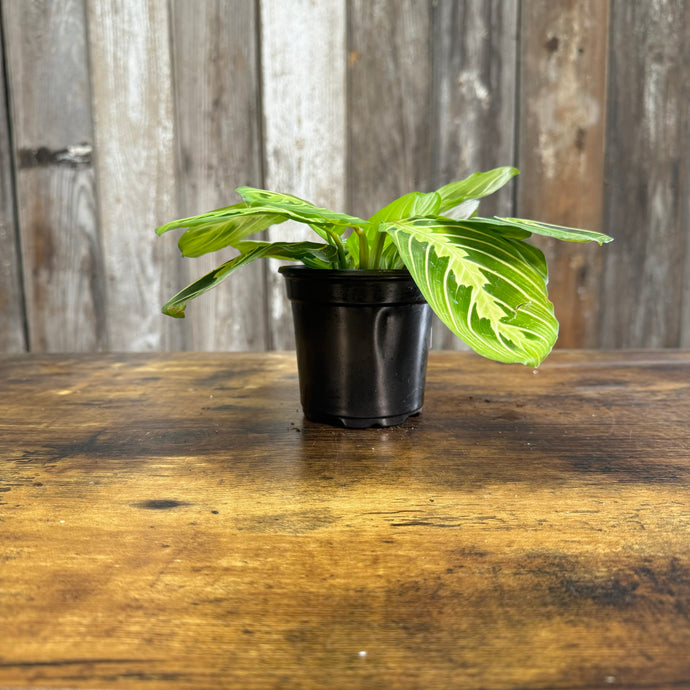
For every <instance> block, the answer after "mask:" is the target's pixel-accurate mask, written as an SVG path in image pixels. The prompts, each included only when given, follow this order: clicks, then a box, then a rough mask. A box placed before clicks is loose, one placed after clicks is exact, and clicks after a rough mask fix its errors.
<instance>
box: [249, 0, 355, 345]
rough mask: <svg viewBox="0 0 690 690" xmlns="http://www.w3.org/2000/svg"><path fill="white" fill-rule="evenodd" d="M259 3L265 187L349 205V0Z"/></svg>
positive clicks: (274, 311) (273, 235)
mask: <svg viewBox="0 0 690 690" xmlns="http://www.w3.org/2000/svg"><path fill="white" fill-rule="evenodd" d="M260 7H261V56H262V94H263V101H262V105H263V117H264V143H263V144H264V158H265V160H264V166H265V167H264V178H265V184H266V187H267V188H268V189H272V190H275V191H279V192H286V193H289V194H294V195H296V196H299V197H301V198H303V199H307V200H308V201H311V202H312V203H314V204H317V205H318V206H325V207H327V208H333V209H335V210H341V211H342V210H345V209H344V206H345V199H346V197H345V178H346V140H347V137H346V129H345V128H346V111H345V29H346V22H345V0H332V1H331V2H327V3H316V2H312V1H311V0H292V1H291V2H289V3H286V2H284V1H283V0H266V1H264V2H261V4H260ZM288 39H289V40H288ZM267 234H268V237H269V238H270V239H272V240H275V241H283V240H288V241H292V240H303V239H309V240H312V241H313V240H314V239H318V238H317V237H316V235H315V234H314V233H313V232H312V231H311V230H310V229H308V228H307V227H306V226H304V225H301V224H297V223H283V224H281V225H280V226H276V227H273V228H270V229H269V230H268V231H267ZM267 264H268V266H269V270H268V271H267V274H266V280H267V300H268V319H269V321H268V324H269V333H268V337H269V346H270V347H271V348H272V349H290V348H292V347H294V335H293V332H292V312H291V310H290V306H289V302H288V301H287V297H286V295H285V285H284V282H283V278H282V276H280V275H278V274H277V272H276V270H275V269H276V268H277V266H278V263H277V262H276V261H274V260H273V259H271V260H269V261H268V262H267Z"/></svg>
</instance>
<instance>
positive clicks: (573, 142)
mask: <svg viewBox="0 0 690 690" xmlns="http://www.w3.org/2000/svg"><path fill="white" fill-rule="evenodd" d="M608 12H609V8H608V2H602V1H601V0H567V1H563V0H561V1H559V2H546V1H543V0H539V1H532V2H529V3H525V4H523V6H522V20H521V26H522V29H521V42H520V46H521V69H520V118H519V127H520V129H519V144H520V161H519V165H518V167H519V168H520V170H521V176H520V179H519V181H518V190H519V194H518V199H517V201H518V204H517V213H518V215H520V216H522V217H526V218H535V219H537V220H542V221H545V222H550V223H558V224H561V225H569V226H572V227H576V228H589V229H592V230H601V228H602V224H603V219H602V209H603V199H604V142H605V133H606V74H607V49H608ZM612 231H613V230H612ZM614 234H615V232H614ZM536 243H537V244H538V245H539V246H540V247H541V248H542V249H543V250H544V251H545V253H546V255H547V261H548V263H549V267H550V278H551V279H550V284H549V293H550V295H551V299H552V301H553V302H554V304H555V306H556V315H557V316H558V318H559V321H560V324H561V329H560V335H559V339H558V344H557V346H558V347H570V348H573V347H594V346H596V345H598V343H599V304H600V286H601V266H602V257H603V256H604V254H605V253H606V251H608V248H607V249H606V250H602V249H600V248H599V247H597V246H596V245H590V244H571V243H564V242H559V241H557V240H542V241H540V242H536Z"/></svg>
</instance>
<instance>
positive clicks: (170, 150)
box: [88, 0, 184, 351]
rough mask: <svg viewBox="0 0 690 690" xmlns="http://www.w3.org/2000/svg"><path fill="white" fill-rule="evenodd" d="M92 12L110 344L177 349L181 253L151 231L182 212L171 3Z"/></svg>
mask: <svg viewBox="0 0 690 690" xmlns="http://www.w3.org/2000/svg"><path fill="white" fill-rule="evenodd" d="M88 18H89V23H88V24H89V32H88V33H89V48H90V55H91V70H92V75H91V76H92V85H93V99H94V118H95V135H96V136H95V139H96V147H97V151H98V156H97V173H98V176H99V179H100V180H101V184H100V185H99V191H100V207H99V218H100V227H101V232H102V235H103V252H104V264H105V274H106V280H107V282H106V288H107V311H106V315H107V329H108V342H109V347H110V348H111V349H112V350H115V351H129V350H135V351H136V350H160V349H179V348H180V347H182V345H183V339H184V334H183V328H184V322H180V321H176V320H173V319H169V318H165V317H163V316H162V315H161V313H160V309H161V305H162V304H163V303H164V302H165V301H166V300H167V299H168V298H169V297H170V296H171V295H173V294H174V293H175V292H176V291H177V290H178V289H180V288H181V287H182V286H183V283H184V278H183V276H182V270H181V266H180V260H179V251H178V249H177V247H176V246H175V243H174V242H163V241H158V242H156V236H155V235H154V232H153V230H154V228H156V227H157V226H158V225H161V224H162V223H164V222H165V221H168V220H171V219H172V218H174V217H175V216H176V213H177V200H176V189H175V173H174V171H175V155H174V127H173V105H172V103H173V99H172V89H171V84H172V77H171V66H170V26H169V14H168V5H167V3H164V2H151V3H150V2H147V1H146V0H88Z"/></svg>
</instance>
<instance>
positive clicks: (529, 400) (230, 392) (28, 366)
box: [0, 351, 690, 690]
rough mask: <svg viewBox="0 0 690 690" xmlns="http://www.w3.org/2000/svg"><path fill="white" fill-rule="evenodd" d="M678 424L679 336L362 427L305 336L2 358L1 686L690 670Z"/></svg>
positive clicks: (463, 371) (689, 401)
mask: <svg viewBox="0 0 690 690" xmlns="http://www.w3.org/2000/svg"><path fill="white" fill-rule="evenodd" d="M641 410H644V414H641ZM689 417H690V353H687V352H663V353H649V352H626V353H597V352H593V353H592V352H563V351H561V352H556V353H554V355H553V356H552V358H550V359H549V360H547V361H546V362H545V363H544V364H543V365H542V366H541V367H540V368H539V370H538V372H537V373H536V374H535V373H534V372H533V370H532V369H531V368H529V367H521V366H505V365H500V364H496V363H494V362H489V361H488V360H485V359H481V358H479V357H476V356H474V355H472V354H471V353H457V352H453V353H439V352H436V353H432V355H431V357H430V361H429V384H428V386H427V397H426V406H425V410H424V413H423V414H422V416H421V417H419V418H416V419H411V420H409V421H408V422H407V423H406V424H405V425H404V426H402V427H397V428H392V429H367V430H362V431H355V432H353V431H352V430H347V429H337V428H332V427H326V426H323V425H318V424H313V423H309V422H305V421H304V420H303V419H302V415H301V413H300V411H299V396H298V390H297V381H296V378H295V360H294V355H292V354H279V353H259V354H226V353H223V354H215V353H176V354H168V353H155V354H152V353H148V354H128V355H127V354H126V355H107V356H106V355H100V356H89V355H82V356H79V357H68V356H61V357H60V356H58V357H55V356H51V357H48V356H16V357H5V358H0V466H1V467H2V472H0V519H1V520H2V523H1V527H2V528H1V529H0V554H2V570H1V571H0V572H1V573H2V587H1V588H0V610H2V625H0V649H2V660H1V661H0V686H1V687H3V688H8V687H9V688H18V687H33V688H59V687H69V688H112V689H116V688H119V689H122V690H124V689H127V690H144V689H147V690H151V689H154V690H164V689H168V690H173V689H175V690H178V689H179V690H189V689H190V688H194V689H195V690H219V689H220V688H237V689H244V688H251V689H253V688H276V689H277V688H335V689H339V688H362V689H372V690H373V689H378V688H382V689H389V688H390V689H394V690H397V689H401V690H413V689H415V688H416V689H419V688H425V689H426V688H429V689H432V690H435V689H445V688H470V689H476V688H493V689H495V690H508V689H510V688H523V689H525V690H543V689H544V688H570V689H572V690H592V689H594V688H597V689H600V690H601V689H603V688H606V687H614V688H626V689H628V690H630V689H633V688H637V689H642V688H646V689H647V690H650V689H652V688H653V689H654V690H660V689H663V690H671V689H672V688H673V689H675V690H679V689H687V688H688V678H690V656H689V655H688V649H689V648H690V617H689V616H688V612H689V611H690V511H689V510H688V491H689V490H690V458H689V457H688V452H687V449H688V447H690V426H689V425H688V423H687V420H688V418H689Z"/></svg>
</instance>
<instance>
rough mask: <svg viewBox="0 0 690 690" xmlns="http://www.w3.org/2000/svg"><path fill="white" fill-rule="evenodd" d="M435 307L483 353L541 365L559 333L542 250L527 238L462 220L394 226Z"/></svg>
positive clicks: (407, 260) (400, 247)
mask: <svg viewBox="0 0 690 690" xmlns="http://www.w3.org/2000/svg"><path fill="white" fill-rule="evenodd" d="M386 229H387V231H388V232H389V233H390V235H391V237H392V239H393V241H394V243H395V245H396V246H397V248H398V251H399V252H400V256H401V257H402V260H403V262H404V263H405V265H406V266H407V268H408V269H409V271H410V273H411V274H412V277H413V278H414V280H415V282H416V283H417V285H418V286H419V288H420V290H421V291H422V293H423V295H424V297H425V298H426V300H427V301H428V302H429V304H430V306H431V308H432V309H433V310H434V312H435V313H436V314H437V315H438V316H439V318H440V319H441V320H442V321H443V323H445V324H446V326H448V328H450V330H451V331H453V332H454V333H455V334H456V335H458V336H459V337H460V338H461V339H462V340H463V341H464V342H465V343H467V344H468V345H469V346H470V347H471V348H472V349H474V350H475V351H476V352H478V353H479V354H481V355H483V356H485V357H489V358H490V359H494V360H497V361H500V362H519V363H522V364H527V365H530V366H536V365H538V364H539V363H540V362H541V361H542V360H543V359H544V357H546V356H547V355H548V353H549V352H550V351H551V349H552V347H553V345H554V343H555V342H556V338H557V336H558V322H557V320H556V318H555V316H554V313H553V305H552V304H551V302H549V300H548V296H547V292H546V275H545V270H544V269H545V262H544V260H543V254H542V253H541V252H540V251H539V250H538V249H537V248H535V247H530V246H529V245H526V244H525V243H524V242H522V241H521V240H516V239H509V238H505V237H502V236H501V235H497V234H496V233H493V232H491V231H490V230H487V229H484V228H477V227H468V226H466V225H464V224H463V222H462V221H457V222H453V221H444V220H442V219H416V220H410V221H402V222H398V223H395V224H391V225H390V226H387V228H386Z"/></svg>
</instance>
